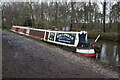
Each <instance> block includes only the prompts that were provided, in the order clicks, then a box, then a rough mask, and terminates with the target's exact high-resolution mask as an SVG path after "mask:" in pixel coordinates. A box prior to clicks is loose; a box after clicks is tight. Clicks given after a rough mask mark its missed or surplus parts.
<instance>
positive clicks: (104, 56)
mask: <svg viewBox="0 0 120 80" xmlns="http://www.w3.org/2000/svg"><path fill="white" fill-rule="evenodd" d="M92 40H94V39H92ZM97 46H99V48H100V52H99V53H98V56H99V58H97V59H99V60H100V61H101V62H102V63H107V64H109V65H111V66H119V64H118V61H119V53H118V52H120V49H118V46H120V44H118V42H113V41H105V40H98V41H97Z"/></svg>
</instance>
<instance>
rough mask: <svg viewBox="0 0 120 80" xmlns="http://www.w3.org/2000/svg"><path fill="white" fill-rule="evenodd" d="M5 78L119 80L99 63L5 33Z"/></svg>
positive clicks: (115, 74) (112, 72) (116, 74)
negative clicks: (105, 79)
mask: <svg viewBox="0 0 120 80" xmlns="http://www.w3.org/2000/svg"><path fill="white" fill-rule="evenodd" d="M2 40H3V46H2V49H3V52H2V53H3V55H2V57H3V58H2V59H3V74H2V76H3V78H14V77H15V78H118V72H117V71H113V70H111V69H109V68H107V67H104V66H103V65H100V64H98V63H97V62H96V61H94V60H92V59H90V58H86V57H82V56H75V55H73V53H72V52H68V51H64V50H62V49H60V48H53V47H52V45H48V44H43V43H41V42H36V41H34V40H31V39H29V38H26V37H24V36H20V35H17V34H14V33H10V32H3V34H2Z"/></svg>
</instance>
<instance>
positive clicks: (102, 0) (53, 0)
mask: <svg viewBox="0 0 120 80" xmlns="http://www.w3.org/2000/svg"><path fill="white" fill-rule="evenodd" d="M29 1H32V2H41V1H42V2H44V1H45V2H48V1H49V2H56V1H57V2H70V1H72V2H89V1H91V2H104V0H0V2H29ZM105 1H106V2H116V1H120V0H105Z"/></svg>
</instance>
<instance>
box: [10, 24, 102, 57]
mask: <svg viewBox="0 0 120 80" xmlns="http://www.w3.org/2000/svg"><path fill="white" fill-rule="evenodd" d="M11 31H12V32H15V33H18V34H22V35H25V36H29V37H32V38H37V39H40V40H43V41H46V42H50V43H54V44H59V45H63V46H69V47H74V48H76V53H78V54H80V55H82V56H87V57H92V56H96V52H95V46H96V41H97V40H98V38H99V37H100V35H99V36H98V37H97V38H96V40H95V41H94V42H93V43H89V42H88V35H87V31H59V30H46V29H36V28H30V27H24V26H12V29H11Z"/></svg>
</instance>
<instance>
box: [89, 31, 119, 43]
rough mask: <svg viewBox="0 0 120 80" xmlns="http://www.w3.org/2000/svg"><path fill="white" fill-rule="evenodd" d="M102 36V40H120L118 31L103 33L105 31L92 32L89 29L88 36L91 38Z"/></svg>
mask: <svg viewBox="0 0 120 80" xmlns="http://www.w3.org/2000/svg"><path fill="white" fill-rule="evenodd" d="M99 34H100V35H101V36H100V40H108V41H114V42H119V41H120V34H118V33H117V32H116V33H115V32H112V33H108V32H106V33H103V32H101V33H100V32H92V31H88V37H89V38H96V37H97V36H98V35H99Z"/></svg>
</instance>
